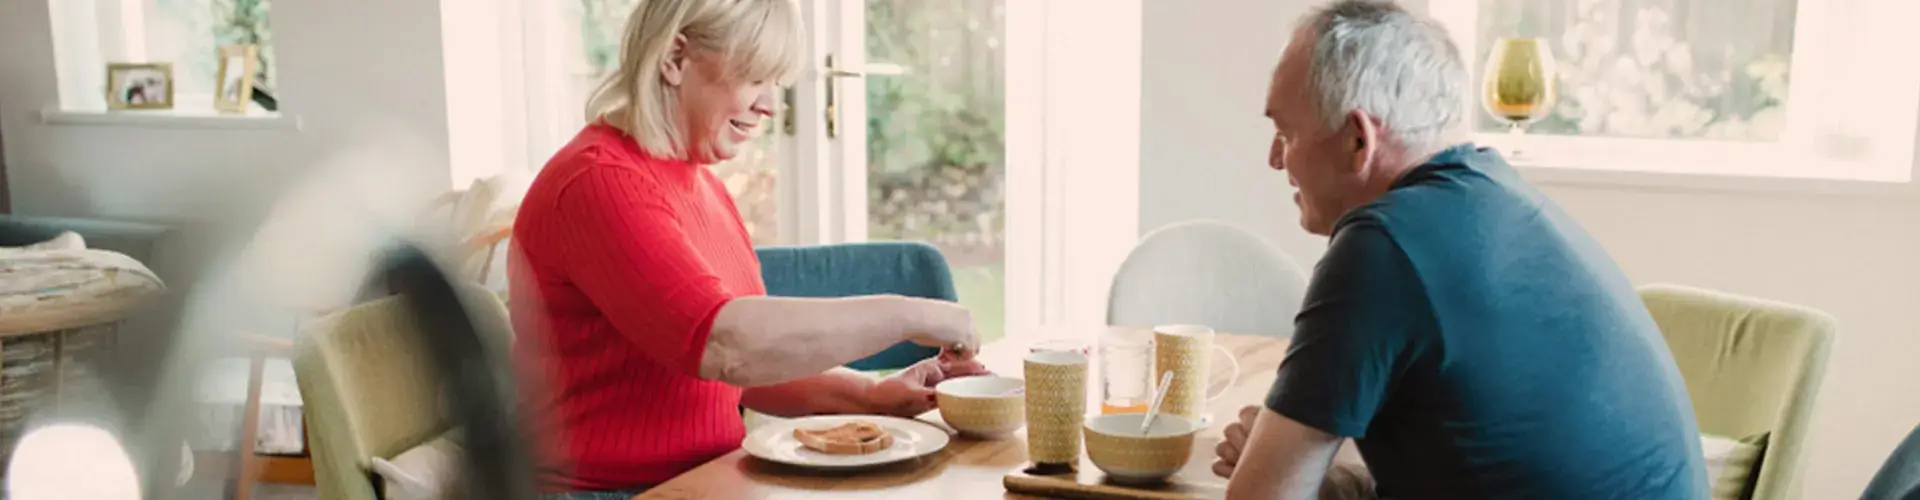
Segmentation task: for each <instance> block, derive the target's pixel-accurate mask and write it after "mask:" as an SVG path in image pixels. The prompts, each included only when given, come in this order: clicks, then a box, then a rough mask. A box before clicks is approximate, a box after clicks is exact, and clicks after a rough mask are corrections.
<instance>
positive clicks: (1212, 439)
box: [635, 333, 1287, 500]
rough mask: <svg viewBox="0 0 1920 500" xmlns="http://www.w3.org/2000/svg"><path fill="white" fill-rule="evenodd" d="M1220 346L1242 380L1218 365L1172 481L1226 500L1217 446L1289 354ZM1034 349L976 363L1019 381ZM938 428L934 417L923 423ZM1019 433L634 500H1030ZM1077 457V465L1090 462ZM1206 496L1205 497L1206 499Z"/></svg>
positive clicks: (761, 472)
mask: <svg viewBox="0 0 1920 500" xmlns="http://www.w3.org/2000/svg"><path fill="white" fill-rule="evenodd" d="M1215 342H1216V343H1217V344H1218V345H1221V346H1223V347H1225V348H1226V349H1227V350H1228V351H1229V352H1231V353H1232V354H1233V356H1234V358H1235V359H1237V360H1238V361H1239V364H1240V373H1239V376H1238V377H1237V378H1235V379H1233V380H1227V376H1228V373H1227V372H1228V371H1229V370H1227V369H1225V368H1224V367H1223V365H1225V364H1226V363H1222V362H1218V361H1216V362H1215V363H1213V364H1214V365H1215V366H1214V370H1213V371H1214V372H1215V375H1214V378H1215V379H1214V381H1213V382H1214V383H1213V384H1211V385H1210V386H1209V387H1211V388H1213V389H1214V390H1215V391H1220V390H1221V389H1220V387H1221V385H1222V384H1225V385H1226V386H1227V387H1226V389H1225V392H1223V393H1221V394H1220V397H1219V398H1217V399H1215V400H1213V401H1212V402H1211V403H1209V404H1208V407H1207V410H1208V412H1209V414H1210V415H1211V416H1212V419H1211V421H1210V423H1209V425H1208V429H1206V430H1205V431H1202V432H1201V433H1200V434H1199V435H1198V436H1197V437H1196V439H1195V440H1194V444H1193V455H1192V458H1191V459H1190V460H1188V462H1187V465H1186V467H1185V468H1184V469H1182V470H1181V472H1180V473H1179V474H1178V475H1177V476H1176V477H1177V478H1178V479H1179V480H1180V481H1181V482H1184V483H1188V484H1199V485H1203V486H1204V487H1210V486H1212V485H1217V486H1218V488H1217V489H1218V490H1219V491H1220V492H1221V493H1222V494H1224V491H1225V485H1226V480H1225V479H1222V478H1220V477H1218V476H1215V475H1214V474H1213V472H1212V464H1213V461H1214V447H1215V446H1217V445H1218V444H1219V443H1220V440H1221V439H1222V437H1221V436H1222V433H1223V432H1224V431H1225V429H1226V427H1227V426H1228V425H1229V424H1231V423H1232V422H1233V421H1234V419H1236V418H1237V415H1238V413H1239V411H1240V409H1241V408H1242V407H1245V406H1247V405H1254V404H1260V403H1261V402H1262V401H1264V400H1265V398H1266V394H1267V389H1268V387H1269V386H1271V385H1272V384H1273V379H1274V376H1275V371H1276V369H1277V368H1278V367H1279V366H1280V360H1281V359H1282V358H1284V357H1285V356H1286V352H1287V341H1286V340H1285V339H1277V338H1272V337H1262V336H1253V335H1236V334H1225V333H1222V334H1219V335H1217V336H1216V337H1215ZM1032 345H1033V340H1031V339H1024V340H1023V339H1006V340H1002V341H998V342H994V343H990V344H988V345H987V346H985V347H984V348H983V349H981V352H980V359H981V361H982V362H983V363H984V364H986V366H987V368H988V369H990V370H992V371H993V372H994V373H1000V374H1006V375H1009V376H1015V377H1018V376H1020V373H1021V372H1022V371H1023V370H1024V369H1023V366H1022V359H1023V358H1024V357H1025V356H1026V355H1027V354H1028V352H1029V349H1030V347H1031V346H1032ZM1098 363H1099V361H1098V360H1097V359H1096V360H1095V361H1094V364H1092V365H1090V366H1089V368H1090V369H1089V370H1088V378H1089V380H1088V381H1087V389H1088V391H1089V395H1088V399H1089V403H1090V404H1089V405H1088V408H1089V410H1090V411H1098V408H1099V405H1098V401H1097V399H1098V396H1097V393H1098V391H1099V390H1100V383H1099V369H1098V366H1099V364H1098ZM919 419H920V420H921V421H924V422H928V423H931V424H934V425H935V426H936V427H940V428H942V429H948V430H949V431H950V430H951V428H949V427H947V426H946V424H945V423H944V422H942V421H941V420H940V413H939V411H938V410H935V411H932V412H928V413H927V414H925V415H921V416H920V417H919ZM1025 437H1026V434H1025V431H1024V430H1023V431H1021V432H1018V433H1015V434H1014V435H1013V436H1012V437H1009V438H1005V439H999V440H990V441H976V440H970V439H966V438H961V437H958V436H955V437H954V438H953V440H952V441H951V442H950V443H949V444H948V445H947V446H946V448H945V449H942V450H941V451H939V452H936V453H934V454H932V455H929V456H926V457H922V458H919V459H916V460H911V461H907V462H902V463H898V464H893V465H888V466H883V467H880V468H876V469H868V470H863V471H858V472H820V471H814V470H809V469H804V468H799V467H795V466H789V465H782V464H776V463H772V462H768V461H765V460H760V459H757V458H754V457H751V456H749V455H747V453H746V452H745V451H743V450H735V451H734V452H732V453H728V454H726V455H724V456H722V457H720V458H717V459H714V460H713V461H711V462H707V463H706V464H704V465H701V466H700V467H698V468H695V469H693V470H692V471H688V472H687V473H685V474H682V475H680V476H679V477H675V478H674V479H673V480H671V481H668V482H666V483H664V484H661V485H659V486H657V487H654V488H653V489H651V490H648V491H647V492H646V493H643V494H641V495H639V496H637V497H635V500H685V499H729V500H731V499H789V498H792V499H813V498H835V499H890V500H941V499H983V498H1035V497H1029V496H1024V495H1019V494H1012V493H1008V492H1007V490H1006V488H1005V486H1004V485H1003V483H1002V480H1003V479H1004V478H1005V477H1006V476H1007V474H1008V473H1011V472H1015V471H1017V470H1021V469H1023V468H1025V467H1027V466H1028V465H1030V464H1028V463H1027V445H1026V441H1025ZM1087 463H1088V462H1087V461H1086V459H1085V452H1084V450H1083V451H1082V464H1083V465H1082V467H1090V465H1086V464H1087ZM1206 496H1211V495H1206Z"/></svg>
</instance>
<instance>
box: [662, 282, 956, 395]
mask: <svg viewBox="0 0 1920 500" xmlns="http://www.w3.org/2000/svg"><path fill="white" fill-rule="evenodd" d="M956 314H957V315H959V317H958V318H955V317H954V315H956ZM966 314H967V312H966V309H964V308H961V307H959V306H958V305H955V304H952V303H949V302H939V301H932V300H926V299H914V298H907V297H899V296H866V297H849V298H838V299H805V298H788V297H758V296H756V297H740V298H736V299H733V300H731V301H728V302H727V304H726V305H725V306H721V308H720V312H719V314H718V315H717V316H715V317H714V320H713V331H712V333H711V335H709V336H708V338H707V345H706V351H705V353H704V355H702V356H701V359H700V377H701V378H704V379H709V380H719V381H722V382H726V383H729V384H733V385H737V386H742V387H753V386H762V385H771V384H778V383H783V382H790V381H794V380H798V379H801V378H804V377H807V376H811V375H814V374H818V373H820V372H823V371H826V370H828V369H831V368H833V367H836V366H840V365H844V364H847V363H849V362H853V361H856V360H859V359H860V358H864V357H867V356H869V355H872V354H873V353H875V352H879V351H880V350H882V349H886V348H887V347H888V346H891V345H893V344H895V343H899V342H900V341H903V340H909V339H916V340H917V341H923V342H924V341H926V339H928V338H936V339H941V338H950V337H955V336H956V335H955V334H954V333H952V332H951V330H954V329H955V328H954V327H953V325H954V324H955V323H959V324H964V325H966V327H965V328H967V329H971V324H972V323H971V320H970V319H968V318H967V317H966Z"/></svg>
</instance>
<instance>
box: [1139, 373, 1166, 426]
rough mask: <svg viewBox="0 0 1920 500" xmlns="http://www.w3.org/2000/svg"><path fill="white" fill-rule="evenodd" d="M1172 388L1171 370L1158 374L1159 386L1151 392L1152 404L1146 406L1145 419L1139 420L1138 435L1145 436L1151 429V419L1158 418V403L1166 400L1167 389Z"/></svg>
mask: <svg viewBox="0 0 1920 500" xmlns="http://www.w3.org/2000/svg"><path fill="white" fill-rule="evenodd" d="M1171 387H1173V370H1167V371H1166V373H1162V374H1160V386H1159V387H1156V388H1155V390H1154V391H1153V404H1150V405H1147V418H1143V419H1140V435H1142V436H1144V435H1146V434H1147V429H1150V428H1152V427H1153V418H1154V417H1158V416H1160V402H1162V401H1166V400H1167V389H1168V388H1171Z"/></svg>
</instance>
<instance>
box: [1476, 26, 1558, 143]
mask: <svg viewBox="0 0 1920 500" xmlns="http://www.w3.org/2000/svg"><path fill="white" fill-rule="evenodd" d="M1483 80H1484V82H1483V85H1484V86H1485V87H1486V88H1485V91H1486V95H1485V96H1484V99H1482V102H1481V104H1482V105H1484V106H1486V108H1487V113H1489V114H1492V115H1493V118H1494V119H1496V120H1500V121H1503V122H1506V123H1507V131H1508V132H1509V133H1512V134H1515V135H1519V134H1521V133H1523V131H1524V128H1525V127H1526V126H1527V125H1528V124H1531V123H1533V122H1534V121H1536V120H1539V119H1541V118H1544V117H1546V116H1547V114H1548V113H1551V112H1552V111H1553V101H1554V98H1555V97H1556V96H1557V94H1558V93H1559V89H1558V87H1559V83H1558V82H1557V81H1556V79H1555V78H1554V67H1553V50H1552V48H1551V47H1550V46H1548V45H1547V41H1546V40H1542V39H1539V38H1532V37H1519V38H1506V37H1502V38H1499V39H1497V40H1494V41H1493V50H1492V51H1491V53H1489V54H1488V55H1487V66H1486V74H1485V76H1484V78H1483Z"/></svg>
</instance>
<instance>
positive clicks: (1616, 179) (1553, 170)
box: [1512, 160, 1920, 200]
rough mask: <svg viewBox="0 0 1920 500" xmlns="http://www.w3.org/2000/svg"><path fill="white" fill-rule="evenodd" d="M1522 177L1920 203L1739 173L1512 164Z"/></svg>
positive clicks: (1861, 186)
mask: <svg viewBox="0 0 1920 500" xmlns="http://www.w3.org/2000/svg"><path fill="white" fill-rule="evenodd" d="M1512 163H1513V165H1514V167H1516V169H1517V170H1519V171H1520V175H1521V176H1522V177H1525V178H1526V179H1527V181H1529V182H1532V183H1533V184H1535V185H1540V186H1567V187H1574V188H1593V189H1623V190H1636V191H1648V192H1663V191H1664V192H1686V193H1702V192H1706V193H1726V194H1740V195H1772V196H1814V197H1847V198H1889V199H1913V200H1920V184H1916V183H1914V182H1911V181H1907V182H1898V181H1866V180H1841V179H1818V178H1789V177H1771V176H1761V175H1739V174H1697V173H1676V172H1653V171H1640V170H1628V169H1610V168H1591V167H1568V166H1563V165H1558V164H1550V163H1545V162H1540V161H1524V160H1519V161H1512Z"/></svg>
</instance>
